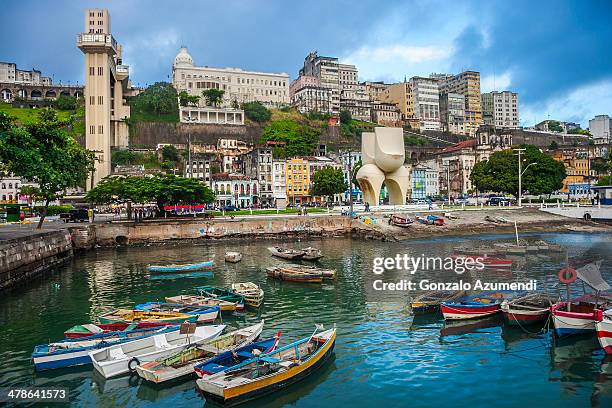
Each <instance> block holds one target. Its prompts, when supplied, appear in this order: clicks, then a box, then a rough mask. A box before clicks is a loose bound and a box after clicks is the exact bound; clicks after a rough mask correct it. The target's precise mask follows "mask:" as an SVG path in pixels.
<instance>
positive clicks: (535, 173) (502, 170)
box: [470, 145, 566, 196]
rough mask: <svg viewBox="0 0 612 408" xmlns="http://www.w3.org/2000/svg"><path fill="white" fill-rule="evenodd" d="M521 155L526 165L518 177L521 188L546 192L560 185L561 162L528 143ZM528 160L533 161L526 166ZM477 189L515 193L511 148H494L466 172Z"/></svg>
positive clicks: (562, 175)
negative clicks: (520, 181) (494, 150)
mask: <svg viewBox="0 0 612 408" xmlns="http://www.w3.org/2000/svg"><path fill="white" fill-rule="evenodd" d="M521 147H523V148H525V149H526V150H525V152H524V154H523V155H522V157H523V158H524V163H523V165H522V169H524V170H525V169H526V171H525V173H524V174H523V177H522V183H523V185H522V188H523V191H529V192H530V193H531V194H550V193H552V192H553V191H557V190H559V189H560V188H561V187H563V179H564V178H565V177H566V172H565V166H564V165H563V163H560V162H558V161H556V160H555V159H553V158H552V157H550V156H548V155H547V154H544V153H542V152H540V150H539V149H538V148H537V147H535V146H532V145H523V146H521ZM530 163H536V164H534V165H532V166H530V167H529V168H527V166H528V165H529V164H530ZM470 179H471V180H472V183H473V184H474V185H475V186H476V188H477V189H478V190H479V191H495V192H503V193H510V194H513V195H515V196H516V195H518V159H517V157H516V156H515V155H514V152H513V151H512V150H511V149H508V150H503V151H500V152H495V153H493V154H492V155H491V157H489V160H486V161H481V162H479V163H476V165H475V166H474V168H473V169H472V174H471V175H470Z"/></svg>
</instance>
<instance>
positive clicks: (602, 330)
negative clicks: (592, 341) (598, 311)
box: [595, 320, 612, 354]
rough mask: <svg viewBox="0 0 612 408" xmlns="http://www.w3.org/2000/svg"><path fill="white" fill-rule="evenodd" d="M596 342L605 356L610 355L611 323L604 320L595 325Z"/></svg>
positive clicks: (611, 344) (611, 348) (611, 340)
mask: <svg viewBox="0 0 612 408" xmlns="http://www.w3.org/2000/svg"><path fill="white" fill-rule="evenodd" d="M595 329H596V330H597V340H599V344H600V345H601V348H603V349H604V351H605V352H606V354H612V321H608V320H604V321H601V322H597V323H596V324H595Z"/></svg>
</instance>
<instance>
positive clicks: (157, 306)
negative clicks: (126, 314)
mask: <svg viewBox="0 0 612 408" xmlns="http://www.w3.org/2000/svg"><path fill="white" fill-rule="evenodd" d="M134 310H142V311H147V312H175V313H185V314H189V315H196V316H198V318H197V320H196V322H197V323H199V324H204V323H212V322H214V321H215V319H216V318H217V317H219V311H220V310H221V308H220V307H219V306H194V305H182V304H177V303H164V302H146V303H141V304H138V305H136V306H134Z"/></svg>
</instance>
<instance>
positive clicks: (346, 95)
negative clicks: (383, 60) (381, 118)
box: [340, 83, 372, 121]
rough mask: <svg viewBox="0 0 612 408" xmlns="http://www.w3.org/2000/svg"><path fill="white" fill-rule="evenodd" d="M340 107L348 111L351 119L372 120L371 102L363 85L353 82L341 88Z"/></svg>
mask: <svg viewBox="0 0 612 408" xmlns="http://www.w3.org/2000/svg"><path fill="white" fill-rule="evenodd" d="M340 109H341V110H347V111H349V112H350V113H351V117H352V118H353V119H357V120H362V121H370V120H372V102H371V101H370V98H369V97H368V95H367V94H366V92H365V86H364V85H360V84H357V83H355V84H352V85H348V88H343V89H342V92H341V93H340Z"/></svg>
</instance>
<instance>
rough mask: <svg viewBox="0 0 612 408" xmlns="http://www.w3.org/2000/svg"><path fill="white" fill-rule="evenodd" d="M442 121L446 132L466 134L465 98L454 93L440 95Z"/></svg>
mask: <svg viewBox="0 0 612 408" xmlns="http://www.w3.org/2000/svg"><path fill="white" fill-rule="evenodd" d="M440 120H441V123H442V130H444V131H445V132H451V133H457V134H460V135H463V134H465V96H463V95H461V94H456V93H452V92H451V93H445V94H442V95H440Z"/></svg>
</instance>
